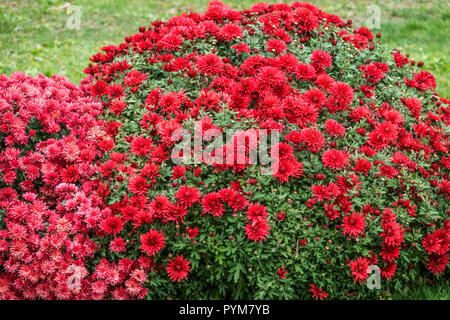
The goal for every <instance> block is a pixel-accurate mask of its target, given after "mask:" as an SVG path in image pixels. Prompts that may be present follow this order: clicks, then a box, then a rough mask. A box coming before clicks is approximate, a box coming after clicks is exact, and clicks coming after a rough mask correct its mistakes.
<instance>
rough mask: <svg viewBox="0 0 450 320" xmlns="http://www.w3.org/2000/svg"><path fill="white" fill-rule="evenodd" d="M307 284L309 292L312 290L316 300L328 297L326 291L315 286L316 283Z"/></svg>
mask: <svg viewBox="0 0 450 320" xmlns="http://www.w3.org/2000/svg"><path fill="white" fill-rule="evenodd" d="M309 286H310V287H311V289H309V290H308V291H309V292H312V297H313V298H315V299H316V300H323V299H326V298H327V297H328V293H326V292H325V291H323V290H322V288H319V287H317V286H316V285H314V284H312V283H310V284H309Z"/></svg>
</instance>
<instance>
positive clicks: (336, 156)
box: [322, 149, 349, 170]
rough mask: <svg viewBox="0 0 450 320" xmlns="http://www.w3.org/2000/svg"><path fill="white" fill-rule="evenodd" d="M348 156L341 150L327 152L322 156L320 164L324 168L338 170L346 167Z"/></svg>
mask: <svg viewBox="0 0 450 320" xmlns="http://www.w3.org/2000/svg"><path fill="white" fill-rule="evenodd" d="M348 157H349V154H348V152H346V151H343V150H336V149H333V150H327V151H325V152H324V153H323V155H322V163H323V165H324V166H325V167H328V168H331V169H334V170H338V169H343V168H344V167H345V166H346V165H347V161H348Z"/></svg>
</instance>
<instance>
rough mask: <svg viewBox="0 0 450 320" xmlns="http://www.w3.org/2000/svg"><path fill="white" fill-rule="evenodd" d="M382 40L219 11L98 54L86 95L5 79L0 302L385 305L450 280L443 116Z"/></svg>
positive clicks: (303, 8)
mask: <svg viewBox="0 0 450 320" xmlns="http://www.w3.org/2000/svg"><path fill="white" fill-rule="evenodd" d="M379 37H380V35H379V34H377V35H373V34H372V33H371V31H370V30H369V29H367V28H365V27H361V28H358V29H353V28H352V23H351V21H346V22H344V21H343V20H341V19H340V18H339V17H338V16H336V15H332V14H328V13H325V12H323V11H321V10H319V9H318V8H316V7H315V6H313V5H311V4H307V3H292V4H291V5H288V4H264V3H260V4H255V5H253V6H252V7H251V8H250V9H249V10H244V11H235V10H233V9H231V8H229V7H227V6H225V5H223V4H222V3H220V2H218V1H213V2H211V3H210V5H209V6H208V8H207V10H206V12H205V13H201V14H199V13H189V14H182V15H180V16H177V17H173V18H171V19H169V21H167V22H162V21H155V22H152V23H151V25H150V26H147V27H141V28H139V33H137V34H135V35H132V36H129V37H126V38H125V41H124V42H123V43H121V44H119V45H110V46H107V47H104V48H102V52H101V53H98V54H96V55H94V56H93V57H92V58H91V61H92V64H90V65H89V67H88V68H86V69H85V73H86V74H88V76H87V78H86V79H84V80H83V81H82V86H81V88H77V87H76V86H74V85H71V84H69V83H68V82H67V81H66V80H64V79H62V78H60V77H54V78H53V79H47V78H43V77H41V78H37V79H31V78H27V77H25V76H24V75H22V74H14V75H13V76H11V77H10V78H6V77H3V78H1V80H2V82H1V84H0V87H1V89H2V90H1V93H0V112H1V113H2V120H1V127H0V129H1V133H0V134H1V136H0V137H1V138H0V143H1V147H2V149H1V150H2V153H1V156H0V172H1V176H0V177H1V180H0V188H1V189H0V200H1V202H0V203H1V209H0V216H1V217H2V225H1V227H2V228H3V230H1V231H0V259H1V260H0V262H1V266H0V268H1V269H0V270H1V274H0V297H2V298H10V299H13V298H18V299H21V298H43V299H51V298H63V299H64V298H66V299H67V298H71V299H72V298H73V299H75V298H82V299H90V298H92V299H107V298H112V299H135V298H138V299H143V298H147V299H167V298H184V299H193V298H197V299H205V298H212V299H214V298H238V299H243V298H247V299H311V298H315V299H325V298H332V299H346V298H376V297H379V296H385V295H386V294H388V293H389V292H393V291H398V290H401V289H402V288H404V287H405V286H408V285H409V284H410V283H413V282H416V281H424V279H429V280H435V279H443V278H446V277H448V268H447V267H448V254H449V246H450V221H449V213H450V206H449V200H450V178H449V172H450V155H449V152H448V151H449V150H448V149H449V146H450V144H449V140H448V138H449V137H448V135H449V131H448V128H449V121H450V109H449V100H447V99H444V98H440V97H439V96H438V95H437V94H436V92H435V91H434V90H435V88H436V82H435V79H434V77H433V76H432V75H431V74H430V73H428V72H426V71H421V70H420V67H422V63H420V62H419V63H417V64H416V63H415V62H414V61H412V60H410V59H409V57H408V55H402V54H401V53H400V52H399V51H397V50H394V51H393V52H386V50H384V49H383V47H382V46H380V45H379V40H378V38H379ZM55 110H56V111H55ZM230 132H231V133H232V134H231V138H230V139H225V137H226V136H229V135H230ZM262 132H266V133H267V136H268V137H269V139H268V140H269V142H268V143H267V145H264V144H262V141H263V140H264V139H263V138H264V137H263V135H262ZM275 132H276V133H278V134H279V136H278V139H275V138H274V137H275V136H274V135H273V134H274V133H275ZM186 137H188V138H186ZM221 137H222V138H223V141H224V144H223V145H220V146H219V147H217V148H215V149H214V150H213V151H211V150H209V149H208V148H207V146H210V145H211V143H212V142H215V141H217V140H218V138H221ZM227 138H229V137H227ZM252 140H254V141H256V144H254V143H253V144H252V143H251V141H252ZM199 141H201V145H200V147H199V143H198V142H199ZM238 141H244V142H245V143H244V148H241V149H240V148H239V143H238ZM186 142H187V143H186ZM180 145H182V146H183V148H179V146H180ZM190 145H192V146H193V148H184V147H186V146H190ZM256 149H258V150H256ZM255 151H258V152H261V151H265V152H266V153H267V154H268V155H270V157H269V158H270V161H269V162H267V161H262V159H259V158H258V161H253V160H255V159H254V157H253V155H254V152H255ZM218 154H223V157H224V158H226V157H227V155H229V154H232V156H231V158H230V159H227V161H224V162H220V161H218V158H217V156H218ZM229 160H230V161H229ZM240 160H243V161H240ZM377 274H379V277H380V281H379V286H375V288H374V287H373V285H371V284H373V283H372V282H373V279H374V278H373V277H374V276H376V275H377ZM375 280H376V277H375ZM368 284H369V285H368Z"/></svg>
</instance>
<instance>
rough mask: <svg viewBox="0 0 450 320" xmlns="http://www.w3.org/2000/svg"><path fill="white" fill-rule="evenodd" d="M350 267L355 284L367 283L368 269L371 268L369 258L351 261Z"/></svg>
mask: <svg viewBox="0 0 450 320" xmlns="http://www.w3.org/2000/svg"><path fill="white" fill-rule="evenodd" d="M348 266H349V267H350V269H351V270H352V276H353V277H354V278H355V281H354V283H356V281H358V282H359V283H360V284H361V283H363V282H365V281H366V279H367V277H368V273H367V269H368V268H369V261H368V260H367V258H363V257H359V258H358V259H357V260H352V261H350V263H349V264H348Z"/></svg>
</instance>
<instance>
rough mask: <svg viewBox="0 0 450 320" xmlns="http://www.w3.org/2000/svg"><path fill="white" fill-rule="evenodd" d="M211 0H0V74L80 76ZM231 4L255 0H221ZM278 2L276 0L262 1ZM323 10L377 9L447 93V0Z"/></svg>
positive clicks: (419, 291)
mask: <svg viewBox="0 0 450 320" xmlns="http://www.w3.org/2000/svg"><path fill="white" fill-rule="evenodd" d="M208 2H209V1H208V0H196V1H195V3H192V1H189V0H166V1H161V0H121V1H116V0H78V1H70V2H67V1H60V0H34V1H33V0H16V1H5V0H0V52H1V55H0V74H2V73H6V74H8V75H9V74H11V73H12V72H14V71H16V70H20V71H24V72H26V73H27V74H29V75H33V76H34V75H37V74H39V73H42V74H45V75H47V76H51V75H52V74H55V73H57V74H62V75H64V76H67V77H68V78H70V79H71V80H72V81H74V82H79V81H80V80H81V79H82V78H83V77H84V75H83V72H82V71H83V69H84V68H85V67H86V66H87V65H88V63H89V61H88V60H89V58H90V57H91V56H92V55H93V54H95V53H97V52H98V49H99V48H100V47H102V46H104V45H107V44H111V43H119V42H121V41H122V40H123V38H124V37H125V36H127V35H131V34H133V33H135V32H137V29H138V27H139V26H142V25H149V23H150V21H152V20H156V19H167V18H169V17H170V16H173V15H176V14H179V13H181V12H183V11H190V10H199V11H204V10H205V8H206V6H207V4H208ZM223 2H224V3H226V4H228V5H230V6H232V7H233V8H235V9H242V8H246V7H249V6H250V5H251V4H253V3H255V2H260V1H254V0H232V1H230V0H225V1H223ZM266 2H278V1H270V0H268V1H266ZM310 2H311V3H313V4H315V5H316V6H318V7H319V8H321V9H322V10H324V11H327V12H332V13H335V14H338V15H339V16H341V18H342V19H345V20H346V19H352V20H353V21H354V22H355V23H354V25H355V26H360V25H365V24H367V19H368V18H369V17H370V14H371V12H370V7H369V6H370V5H377V6H378V7H379V8H380V11H381V12H380V13H381V16H380V18H381V28H380V29H379V30H374V31H375V32H380V33H381V34H382V41H383V43H384V44H385V45H386V46H387V47H388V48H390V49H392V48H398V49H400V50H402V51H403V52H409V53H410V54H411V57H412V58H413V59H415V60H417V61H420V60H421V61H423V62H424V63H425V66H424V69H425V70H429V71H431V72H432V73H433V74H434V76H435V77H436V79H437V84H438V87H437V91H438V93H439V94H440V95H442V96H444V97H447V98H450V80H449V77H448V76H447V74H448V71H449V68H450V56H449V54H448V53H449V52H450V50H449V49H450V48H449V47H450V45H449V44H450V43H449V38H448V33H449V30H450V8H449V3H448V2H447V1H445V0H433V1H420V0H414V1H408V0H394V1H389V0H385V1H367V0H358V1H345V0H340V1H334V0H316V1H313V0H312V1H310ZM73 6H78V7H79V8H80V9H81V14H82V15H81V26H80V28H79V29H73V30H71V29H69V28H67V26H66V23H67V20H68V18H69V17H70V16H71V13H70V10H71V7H72V8H73ZM391 298H392V299H445V300H449V299H450V292H449V287H448V285H447V284H446V283H443V284H433V285H425V286H417V285H411V286H410V287H408V288H406V289H405V291H403V292H400V293H396V294H395V295H393V296H392V297H391Z"/></svg>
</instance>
